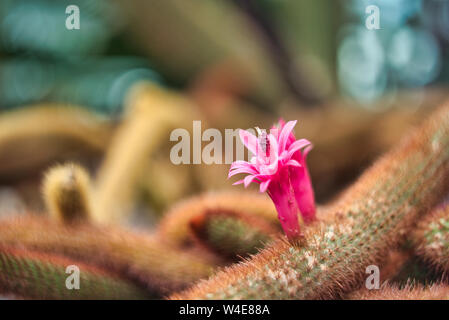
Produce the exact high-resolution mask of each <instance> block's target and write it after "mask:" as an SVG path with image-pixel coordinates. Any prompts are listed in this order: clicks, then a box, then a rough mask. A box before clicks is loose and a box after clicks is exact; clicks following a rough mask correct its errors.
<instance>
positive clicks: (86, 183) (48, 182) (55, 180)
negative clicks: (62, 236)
mask: <svg viewBox="0 0 449 320" xmlns="http://www.w3.org/2000/svg"><path fill="white" fill-rule="evenodd" d="M42 191H43V194H44V200H45V203H46V205H47V209H48V211H49V213H50V214H51V215H52V216H53V217H54V218H55V219H57V220H59V221H64V222H67V223H72V222H79V221H83V220H84V221H88V220H89V219H90V218H91V215H92V213H91V184H90V177H89V174H88V173H87V172H86V170H84V168H82V167H80V166H78V165H76V164H73V163H69V164H66V165H60V166H55V167H53V168H51V169H50V170H48V171H47V172H46V174H45V179H44V183H43V186H42Z"/></svg>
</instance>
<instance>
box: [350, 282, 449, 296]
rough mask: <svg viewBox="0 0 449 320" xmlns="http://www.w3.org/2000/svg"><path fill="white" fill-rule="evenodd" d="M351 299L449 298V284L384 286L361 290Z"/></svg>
mask: <svg viewBox="0 0 449 320" xmlns="http://www.w3.org/2000/svg"><path fill="white" fill-rule="evenodd" d="M348 299H351V300H448V299H449V286H448V285H447V284H434V285H432V286H430V287H423V286H421V285H408V286H407V287H405V288H402V289H401V288H399V287H397V286H384V287H383V288H381V289H380V290H366V289H365V290H360V291H357V292H355V293H354V294H352V295H350V296H349V297H348Z"/></svg>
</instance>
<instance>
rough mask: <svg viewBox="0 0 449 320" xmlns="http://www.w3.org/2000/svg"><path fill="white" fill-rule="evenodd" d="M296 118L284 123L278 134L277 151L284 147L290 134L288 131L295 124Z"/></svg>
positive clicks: (290, 130)
mask: <svg viewBox="0 0 449 320" xmlns="http://www.w3.org/2000/svg"><path fill="white" fill-rule="evenodd" d="M296 122H297V120H294V121H289V122H287V123H286V124H285V126H284V127H283V128H282V131H281V133H280V135H279V139H278V140H279V151H280V152H281V153H282V151H284V150H285V147H286V145H287V141H288V138H289V136H290V133H291V132H292V130H293V128H294V127H295V125H296Z"/></svg>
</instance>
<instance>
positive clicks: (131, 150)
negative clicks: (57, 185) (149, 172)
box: [93, 82, 190, 223]
mask: <svg viewBox="0 0 449 320" xmlns="http://www.w3.org/2000/svg"><path fill="white" fill-rule="evenodd" d="M126 100H127V103H126V105H127V106H126V111H127V114H126V117H125V119H124V121H123V124H122V125H121V126H120V128H118V130H117V133H116V134H115V136H114V137H113V139H112V142H111V146H110V148H109V150H108V152H107V153H106V156H105V160H104V163H103V164H102V166H101V168H100V170H99V173H98V178H97V181H96V192H95V206H94V210H93V215H94V220H95V221H98V222H101V223H120V222H123V221H124V220H125V219H126V218H127V214H128V213H129V212H130V211H132V207H131V202H132V201H131V200H132V197H133V196H134V195H135V186H136V184H137V182H138V180H139V177H140V175H141V174H142V173H143V172H144V171H145V170H144V169H145V165H146V163H147V159H148V157H149V156H151V154H154V153H156V151H157V150H158V148H159V147H160V141H166V140H164V139H162V137H164V135H167V137H168V135H169V132H170V129H172V128H174V127H179V126H181V127H182V126H183V124H185V121H186V118H185V113H186V112H187V111H186V109H190V103H189V101H188V100H187V99H185V98H182V97H181V96H180V95H176V94H174V93H172V92H169V91H166V90H164V89H161V88H159V87H157V86H155V85H153V84H151V83H146V82H143V83H142V84H140V83H139V84H136V85H135V86H134V87H133V89H131V91H130V93H129V94H128V97H127V99H126ZM161 106H163V107H161ZM167 139H168V138H167Z"/></svg>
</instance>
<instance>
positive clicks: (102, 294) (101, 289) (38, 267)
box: [0, 246, 151, 299]
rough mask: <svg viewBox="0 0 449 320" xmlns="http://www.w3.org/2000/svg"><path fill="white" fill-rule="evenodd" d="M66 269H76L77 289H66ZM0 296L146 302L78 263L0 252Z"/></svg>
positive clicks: (141, 293) (141, 294) (126, 284)
mask: <svg viewBox="0 0 449 320" xmlns="http://www.w3.org/2000/svg"><path fill="white" fill-rule="evenodd" d="M68 266H76V267H78V268H79V272H80V273H79V276H80V280H79V288H78V289H77V288H71V290H69V287H67V286H66V281H67V278H68V277H69V276H70V272H68V273H66V270H67V267H68ZM0 293H2V294H8V295H12V296H13V297H14V298H27V299H30V298H31V299H32V298H35V299H148V298H151V295H150V293H149V292H148V291H146V290H144V289H143V288H142V287H139V286H137V285H136V284H134V283H132V282H130V281H127V280H125V279H122V278H120V277H118V276H116V275H113V274H110V273H109V272H107V271H105V270H104V269H101V268H98V267H93V266H90V265H87V264H85V263H82V262H80V261H77V260H73V259H68V258H65V257H60V256H57V255H52V254H43V253H38V252H33V251H29V250H24V249H17V248H7V247H3V246H2V247H1V248H0Z"/></svg>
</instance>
